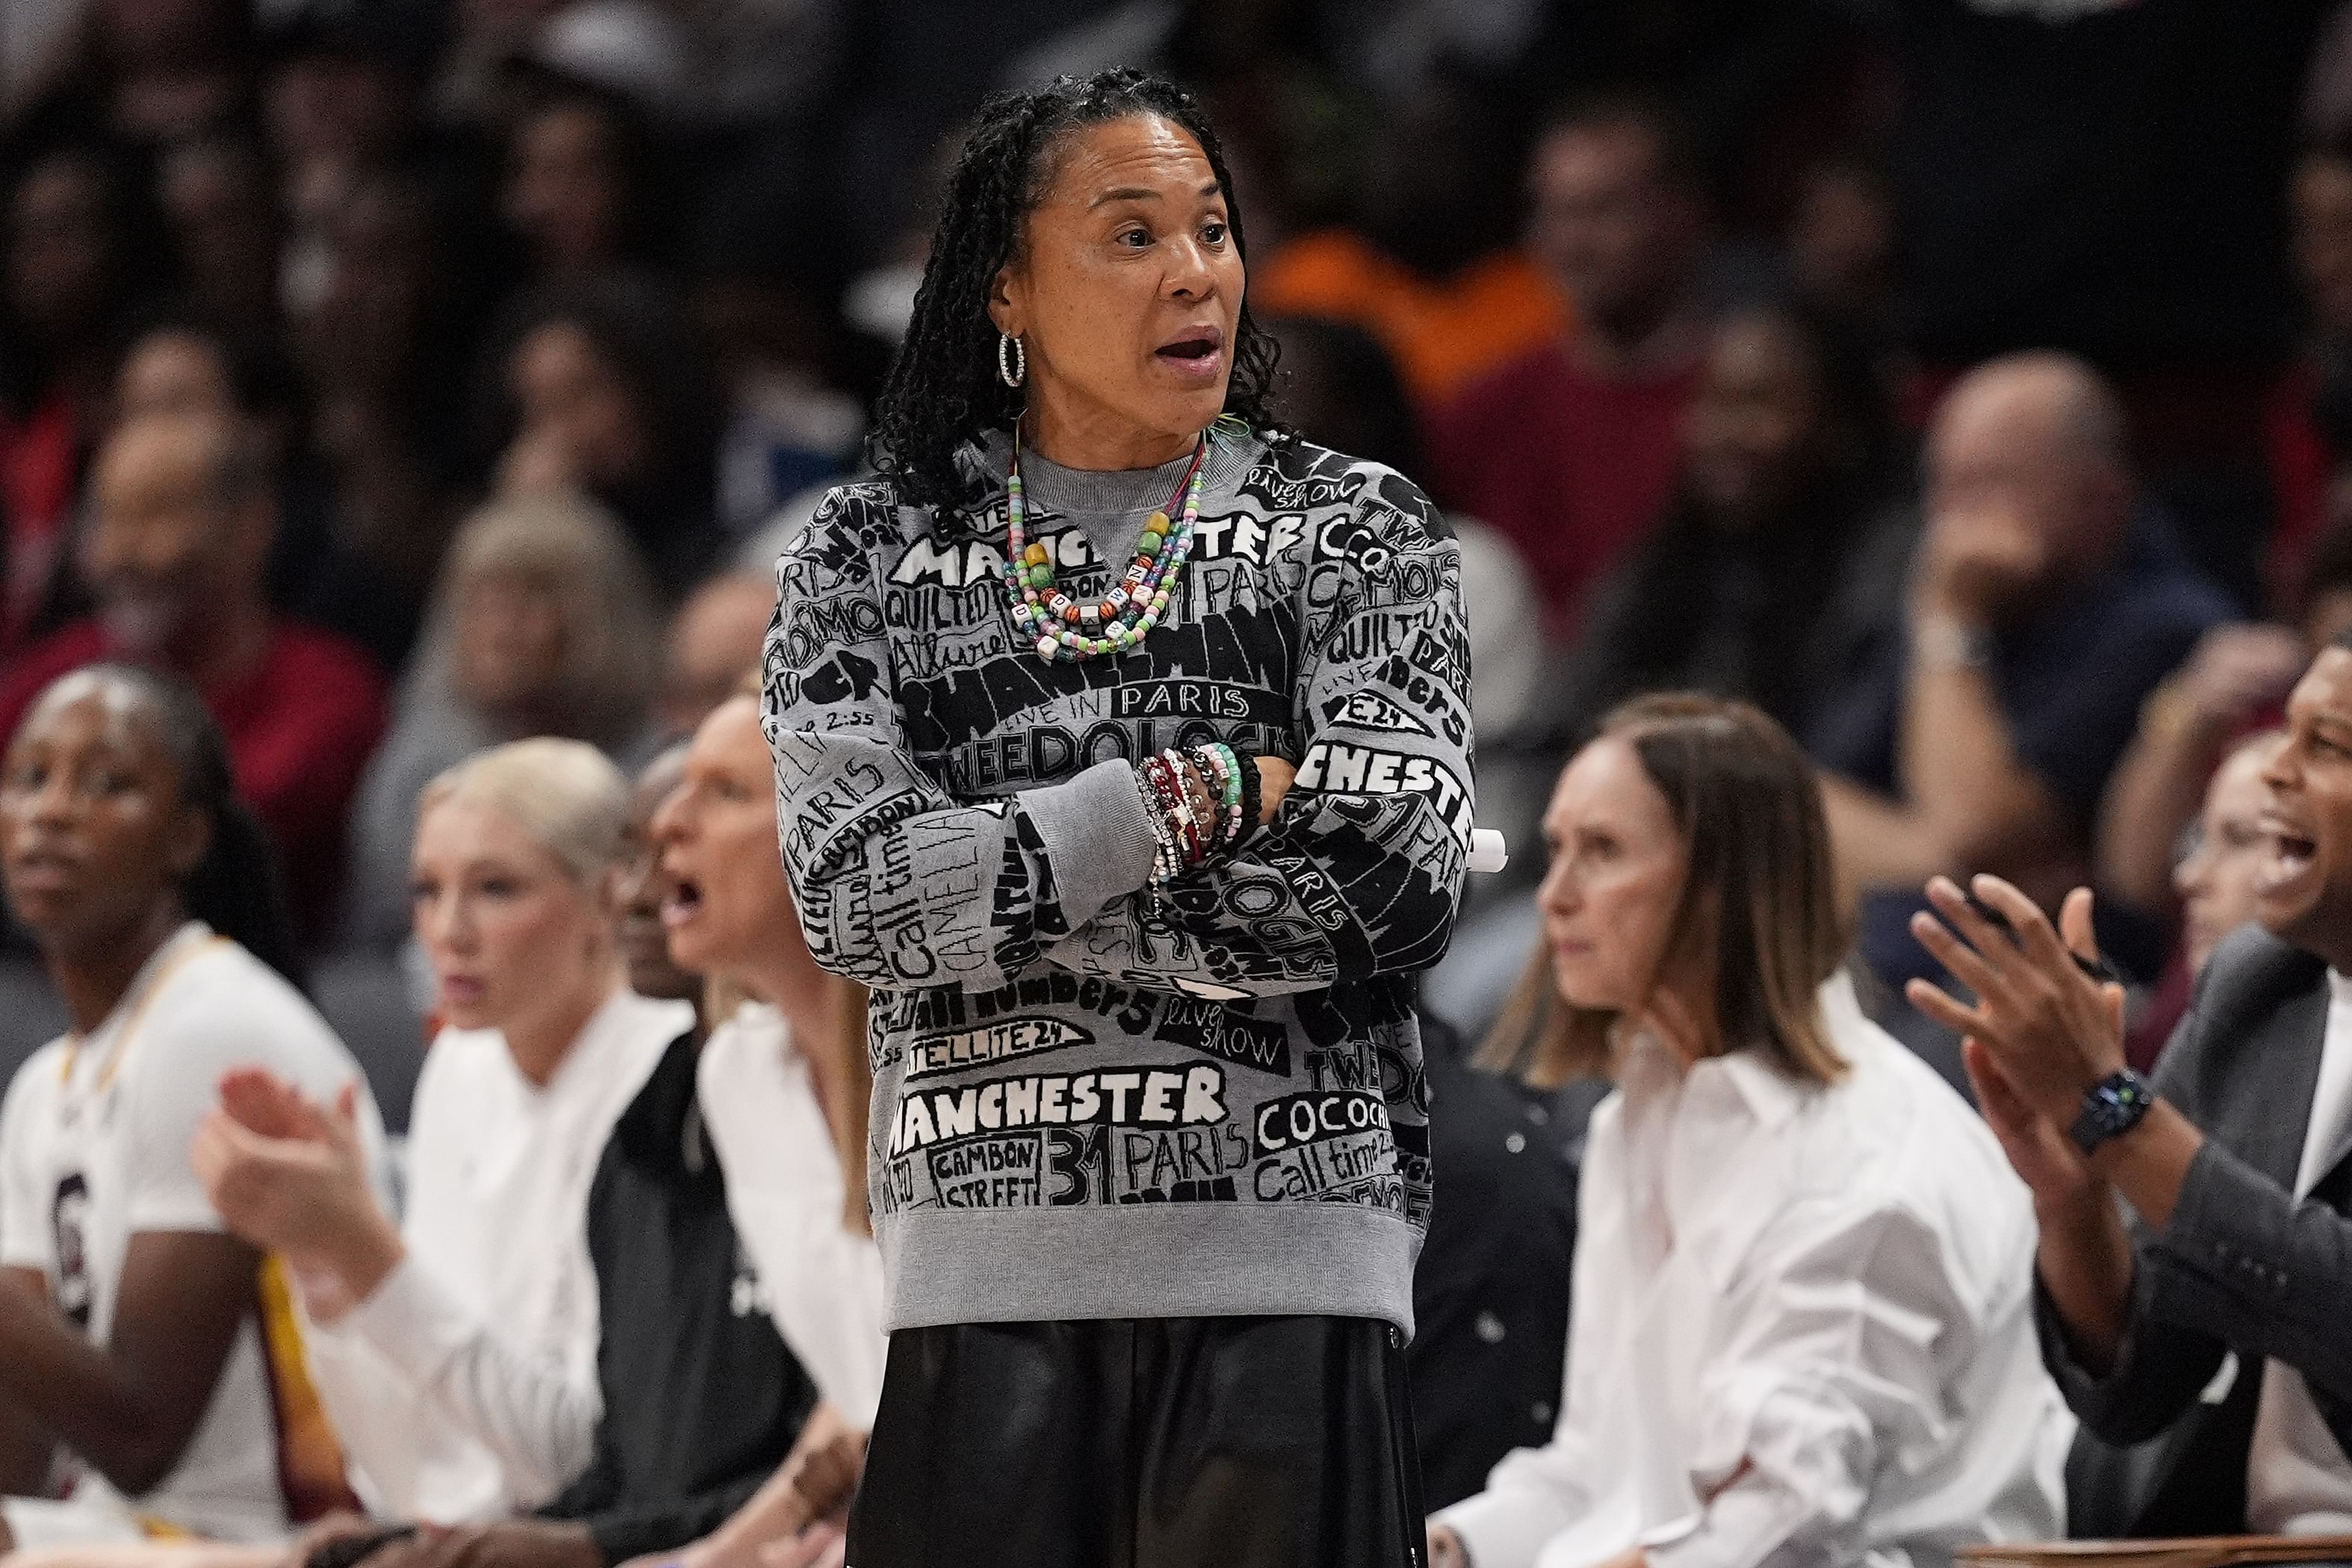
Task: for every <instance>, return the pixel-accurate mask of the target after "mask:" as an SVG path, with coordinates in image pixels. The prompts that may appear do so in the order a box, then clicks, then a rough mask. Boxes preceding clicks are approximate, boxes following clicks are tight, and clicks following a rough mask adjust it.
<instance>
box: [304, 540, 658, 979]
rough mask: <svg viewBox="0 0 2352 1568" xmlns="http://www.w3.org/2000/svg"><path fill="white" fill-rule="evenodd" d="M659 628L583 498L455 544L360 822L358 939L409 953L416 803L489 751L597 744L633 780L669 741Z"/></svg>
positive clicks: (364, 794)
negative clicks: (660, 703)
mask: <svg viewBox="0 0 2352 1568" xmlns="http://www.w3.org/2000/svg"><path fill="white" fill-rule="evenodd" d="M659 624H660V622H659V619H658V616H657V614H656V611H655V609H654V603H653V591H652V588H651V586H650V585H649V584H648V582H647V581H646V571H645V567H644V564H643V562H642V561H640V560H639V559H638V558H637V554H636V552H635V549H633V548H632V547H631V546H630V543H629V541H628V538H626V537H625V535H624V534H623V533H622V531H621V528H620V525H619V524H618V523H616V522H615V521H614V519H613V518H612V517H609V516H608V515H606V514H605V513H604V511H603V510H601V509H600V508H598V507H596V506H594V505H593V503H591V502H588V501H584V500H582V499H581V498H579V497H576V496H569V495H559V496H555V497H548V498H544V499H530V498H525V499H520V500H513V501H498V502H493V503H491V504H490V505H489V506H488V507H484V508H483V509H482V510H480V511H479V512H477V513H476V514H475V515H474V516H473V517H470V518H469V519H467V523H466V526H465V528H463V529H462V530H460V532H459V534H458V536H457V543H456V544H455V545H454V546H452V547H451V549H450V551H449V560H448V564H447V566H446V568H445V569H444V570H443V572H442V581H441V585H440V587H439V589H438V590H437V591H436V594H435V601H434V607H433V610H432V612H431V614H430V617H429V621H428V624H427V626H426V628H425V636H424V639H423V641H422V643H421V644H420V645H419V647H418V649H417V652H416V656H415V660H414V662H413V663H412V664H411V665H410V667H409V670H408V674H406V675H405V676H404V678H403V680H402V684H401V692H400V701H399V707H398V711H397V713H396V715H395V716H394V721H393V725H392V729H391V733H390V734H389V735H388V736H386V737H385V740H384V745H383V750H382V751H381V752H379V753H378V754H377V755H376V758H375V760H374V762H373V763H372V764H371V765H370V767H369V768H368V772H367V777H366V779H365V780H364V782H363V783H362V787H361V791H360V802H359V807H358V810H356V811H355V812H354V813H353V815H352V845H351V849H352V887H351V894H350V896H349V897H348V898H347V899H346V901H345V904H344V920H343V932H344V936H345V937H346V938H347V939H349V940H352V941H356V942H360V943H362V944H366V945H370V946H388V945H391V944H394V943H396V942H398V941H399V940H400V939H401V936H402V935H403V934H404V932H405V930H406V929H407V925H408V920H407V911H408V870H407V867H408V844H409V839H410V834H411V832H412V831H413V828H414V826H415V820H416V819H415V810H416V808H415V801H416V799H417V794H418V791H420V790H421V789H424V787H425V784H426V782H427V781H429V780H430V779H433V778H434V777H435V776H436V775H437V774H439V773H440V772H441V771H442V770H443V769H445V768H451V767H454V766H456V765H457V763H459V762H461V761H463V760H464V759H465V758H468V757H471V756H473V755H474V754H475V753H476V752H478V751H480V750H482V749H484V748H485V747H490V746H495V745H498V744H499V743H500V742H502V741H509V740H519V739H521V738H522V737H526V736H533V735H555V736H563V737H569V738H572V739H574V740H584V741H588V742H589V743H591V744H592V745H594V746H596V747H600V748H601V749H603V750H604V752H605V753H606V754H607V755H608V756H611V757H612V758H614V759H615V760H616V761H618V762H619V763H620V764H621V765H622V766H623V767H624V768H634V767H635V766H636V765H637V764H638V763H639V762H641V761H643V760H644V759H645V758H646V757H648V756H650V755H651V754H652V752H653V751H654V749H655V748H656V745H657V744H658V739H659V737H658V732H657V731H656V730H655V729H654V728H653V727H652V724H651V716H650V711H649V710H650V705H651V703H652V700H653V696H654V691H655V682H656V659H657V658H658V656H659V643H658V637H659V632H658V628H659Z"/></svg>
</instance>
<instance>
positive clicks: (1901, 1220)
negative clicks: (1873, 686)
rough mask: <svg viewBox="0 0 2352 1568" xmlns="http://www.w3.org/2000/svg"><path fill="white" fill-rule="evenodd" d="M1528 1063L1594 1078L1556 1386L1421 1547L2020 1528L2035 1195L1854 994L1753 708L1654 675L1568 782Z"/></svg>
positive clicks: (1627, 1561) (2051, 1425)
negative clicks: (1531, 1435)
mask: <svg viewBox="0 0 2352 1568" xmlns="http://www.w3.org/2000/svg"><path fill="white" fill-rule="evenodd" d="M1544 826H1545V837H1546V839H1547V841H1548V842H1549V846H1550V849H1551V852H1552V860H1551V868H1550V870H1549V873H1547V875H1546V878H1545V882H1544V890H1543V907H1544V942H1543V946H1542V947H1541V949H1540V950H1539V956H1538V959H1537V960H1536V965H1535V967H1534V968H1533V969H1532V970H1531V978H1530V981H1529V984H1530V985H1538V986H1539V985H1542V984H1544V983H1546V982H1549V984H1550V985H1551V986H1553V987H1554V988H1556V991H1557V995H1556V997H1554V998H1544V1005H1543V1006H1542V1007H1541V1009H1539V1012H1538V1015H1537V1017H1538V1020H1539V1021H1538V1022H1537V1025H1536V1039H1537V1040H1538V1045H1537V1047H1536V1050H1537V1051H1538V1053H1539V1056H1538V1059H1539V1060H1543V1061H1547V1062H1548V1063H1549V1068H1548V1076H1555V1077H1565V1076H1567V1075H1569V1074H1572V1073H1574V1072H1578V1071H1586V1072H1595V1071H1598V1072H1606V1073H1608V1074H1609V1075H1610V1076H1612V1077H1613V1078H1614V1079H1615V1080H1616V1081H1617V1082H1618V1085H1619V1088H1618V1091H1617V1092H1616V1094H1615V1095H1613V1096H1612V1098H1611V1099H1609V1100H1608V1101H1606V1102H1604V1103H1602V1105H1601V1108H1600V1109H1599V1110H1598V1111H1596V1112H1595V1113H1593V1118H1592V1132H1591V1144H1590V1145H1589V1148H1588V1150H1587V1153H1586V1157H1585V1163H1584V1174H1583V1183H1582V1186H1581V1190H1580V1192H1579V1194H1578V1199H1577V1204H1578V1211H1579V1212H1578V1220H1579V1231H1580V1234H1579V1236H1578V1238H1577V1249H1576V1266H1575V1291H1574V1295H1573V1299H1572V1301H1571V1304H1570V1327H1569V1342H1568V1377H1567V1384H1566V1392H1565V1395H1564V1408H1563V1409H1562V1410H1561V1411H1560V1413H1559V1425H1558V1428H1557V1430H1556V1431H1555V1433H1554V1435H1553V1437H1552V1438H1551V1441H1550V1442H1549V1444H1548V1445H1546V1446H1545V1447H1543V1448H1530V1449H1527V1450H1523V1451H1521V1452H1519V1453H1517V1454H1514V1455H1513V1456H1511V1457H1510V1458H1507V1459H1505V1460H1504V1461H1503V1462H1502V1463H1501V1464H1500V1465H1498V1466H1496V1469H1495V1473H1494V1475H1493V1476H1492V1478H1490V1479H1489V1480H1488V1482H1487V1484H1486V1490H1484V1491H1483V1492H1481V1493H1480V1494H1479V1495H1478V1496H1476V1497H1474V1498H1472V1499H1470V1500H1467V1501H1465V1502H1462V1503H1459V1504H1456V1505H1455V1506H1454V1507H1453V1508H1450V1509H1447V1510H1445V1511H1443V1512H1441V1513H1439V1514H1438V1515H1437V1516H1436V1518H1435V1519H1434V1520H1433V1521H1432V1526H1431V1530H1430V1545H1431V1555H1432V1557H1433V1561H1434V1562H1435V1563H1437V1564H1439V1565H1440V1568H1462V1565H1463V1564H1464V1563H1465V1562H1466V1563H1475V1565H1476V1568H1536V1565H1538V1564H1543V1565H1545V1568H1549V1565H1551V1564H1555V1563H1557V1564H1562V1565H1566V1564H1570V1563H1578V1564H1585V1563H1605V1564H1607V1565H1608V1568H1631V1565H1634V1564H1648V1565H1649V1568H1670V1565H1672V1564H1676V1563H1763V1562H1770V1561H1785V1562H1791V1563H1798V1562H1802V1563H1816V1562H1859V1561H1862V1560H1864V1558H1866V1557H1879V1558H1884V1559H1890V1560H1902V1559H1905V1558H1906V1557H1916V1558H1922V1559H1924V1558H1927V1557H1931V1556H1940V1555H1941V1554H1943V1553H1945V1552H1948V1551H1949V1550H1950V1549H1951V1547H1952V1546H1953V1545H1954V1544H1955V1543H1958V1542H1970V1541H1985V1540H1993V1541H2001V1540H2017V1539H2021V1538H2026V1539H2031V1538H2032V1537H2035V1536H2039V1535H2046V1534H2049V1533H2051V1532H2053V1531H2055V1530H2056V1528H2057V1526H2058V1523H2059V1521H2060V1520H2061V1519H2062V1518H2063V1502H2064V1500H2063V1490H2062V1484H2061V1480H2062V1478H2061V1470H2062V1469H2063V1460H2064V1454H2065V1445H2066V1440H2067V1438H2068V1437H2069V1436H2070V1430H2069V1424H2068V1423H2067V1422H2066V1421H2065V1419H2064V1412H2063V1410H2062V1409H2061V1408H2060V1407H2059V1402H2058V1397H2057V1393H2056V1391H2055V1390H2054V1389H2053V1388H2052V1386H2051V1385H2050V1380H2049V1378H2048V1377H2047V1376H2046V1375H2044V1374H2043V1372H2042V1366H2041V1364H2040V1357H2039V1355H2038V1354H2036V1347H2035V1345H2034V1340H2033V1317H2032V1313H2033V1306H2032V1291H2031V1289H2030V1281H2031V1278H2032V1256H2033V1217H2032V1210H2031V1209H2030V1207H2028V1204H2027V1201H2026V1194H2025V1191H2024V1190H2023V1188H2022V1187H2021V1186H2020V1185H2019V1184H2018V1183H2017V1182H2015V1181H2014V1180H2011V1178H2010V1177H2009V1176H2007V1175H2006V1174H2005V1173H2004V1172H2003V1171H2002V1169H2001V1161H2000V1150H1999V1148H1998V1146H1997V1145H1995V1144H1994V1142H1993V1139H1992V1138H1991V1136H1990V1134H1988V1133H1987V1132H1986V1131H1985V1129H1984V1126H1983V1124H1980V1123H1979V1122H1978V1121H1977V1119H1976V1118H1975V1117H1974V1116H1973V1115H1971V1114H1969V1110H1968V1108H1967V1106H1966V1105H1964V1104H1963V1103H1961V1102H1960V1100H1959V1099H1958V1097H1957V1096H1956V1095H1954V1094H1953V1093H1952V1092H1951V1091H1950V1090H1949V1089H1948V1088H1946V1087H1945V1086H1944V1085H1943V1084H1942V1083H1940V1082H1937V1081H1936V1079H1935V1078H1934V1076H1933V1075H1932V1074H1931V1073H1930V1072H1929V1071H1928V1070H1927V1068H1926V1067H1925V1066H1924V1065H1922V1064H1921V1063H1920V1062H1919V1061H1916V1060H1915V1059H1913V1058H1912V1057H1911V1056H1910V1054H1909V1053H1908V1052H1906V1051H1904V1050H1903V1049H1902V1048H1900V1047H1899V1046H1897V1045H1896V1044H1895V1041H1894V1040H1891V1039H1889V1038H1888V1037H1887V1036H1886V1035H1885V1034H1884V1033H1883V1032H1881V1031H1880V1030H1878V1029H1877V1028H1876V1027H1875V1026H1874V1025H1873V1024H1871V1023H1870V1022H1869V1021H1868V1020H1867V1019H1864V1017H1863V1015H1862V1010H1861V1008H1860V1006H1859V1005H1858V1003H1857V1002H1856V1000H1855V998H1854V991H1853V984H1852V982H1851V981H1850V980H1849V979H1848V978H1847V977H1845V976H1844V974H1843V972H1842V971H1841V970H1840V968H1839V961H1840V956H1841V955H1842V953H1843V950H1844V943H1843V937H1842V935H1841V933H1840V929H1839V926H1840V922H1839V920H1838V915H1837V909H1836V898H1835V888H1834V883H1833V878H1832V873H1831V864H1830V856H1831V846H1830V841H1829V834H1828V831H1827V828H1826V825H1825V824H1824V821H1823V820H1822V808H1821V797H1820V792H1819V789H1818V788H1817V787H1816V785H1815V783H1814V780H1813V777H1812V772H1811V768H1809V767H1808V765H1807V763H1806V759H1805V758H1804V755H1803V753H1802V752H1801V751H1799V750H1798V748H1797V747H1796V745H1795V743H1794V742H1792V741H1791V740H1790V738H1789V737H1788V735H1787V733H1786V732H1785V731H1783V730H1781V729H1780V727H1778V726H1776V725H1774V724H1773V723H1772V721H1771V720H1769V718H1766V717H1765V716H1763V715H1762V714H1760V713H1759V712H1758V711H1757V710H1756V709H1754V708H1752V707H1748V706H1745V705H1742V704H1733V703H1726V702H1723V701H1720V700H1718V699H1716V698H1710V697H1696V696H1665V697H1651V698H1646V699H1643V700H1641V701H1639V702H1636V703H1633V704H1632V705H1629V706H1627V707H1625V708H1622V709H1620V710H1619V711H1618V712H1617V713H1616V714H1614V715H1612V716H1611V717H1610V719H1609V720H1608V721H1607V722H1606V723H1605V724H1604V725H1603V726H1602V728H1601V737H1600V738H1598V739H1596V740H1595V741H1594V742H1593V743H1592V744H1591V745H1590V746H1588V747H1585V749H1584V750H1583V751H1581V752H1580V753H1579V754H1578V755H1577V757H1576V758H1575V759H1574V760H1573V761H1572V762H1570V765H1569V767H1568V769H1567V770H1566V772H1564V773H1563V774H1562V775H1561V777H1560V780H1559V790H1558V792H1557V793H1556V794H1555V795H1554V797H1553V800H1552V805H1551V810H1550V811H1549V814H1548V816H1547V818H1546V821H1545V824H1544Z"/></svg>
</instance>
